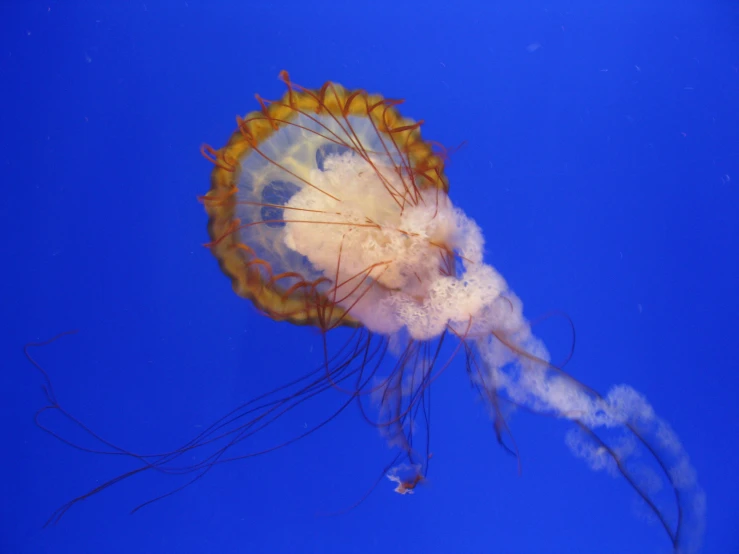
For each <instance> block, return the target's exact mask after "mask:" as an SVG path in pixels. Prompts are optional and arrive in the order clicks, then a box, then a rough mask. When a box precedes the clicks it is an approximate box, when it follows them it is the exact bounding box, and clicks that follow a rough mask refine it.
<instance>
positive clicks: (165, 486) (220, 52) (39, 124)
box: [0, 0, 739, 554]
mask: <svg viewBox="0 0 739 554" xmlns="http://www.w3.org/2000/svg"><path fill="white" fill-rule="evenodd" d="M113 4H114V3H111V2H104V3H103V2H38V1H27V2H20V1H16V2H10V1H8V2H3V3H2V6H0V28H1V32H0V83H1V84H0V98H1V99H2V110H0V128H2V135H1V138H0V140H1V141H2V145H1V148H0V167H1V168H2V173H1V175H2V183H3V190H4V194H3V202H2V208H0V209H1V210H2V219H1V221H2V224H3V269H2V274H3V281H2V282H3V287H2V302H1V303H0V307H1V309H2V321H3V333H2V336H1V338H0V341H2V343H1V344H2V352H3V356H4V361H3V364H2V366H3V369H2V372H0V395H2V401H1V402H0V414H2V420H3V426H2V428H3V433H2V434H3V439H2V443H3V446H4V448H3V455H2V458H0V460H1V461H0V468H1V469H2V475H3V479H2V485H0V499H1V500H0V521H2V523H0V551H2V552H3V553H5V552H7V553H66V552H69V553H75V554H82V553H87V552H89V553H118V552H132V551H135V552H193V553H206V552H208V553H209V552H214V553H230V552H265V553H267V552H270V553H273V552H274V553H277V552H321V553H328V552H337V553H348V552H376V551H378V550H381V551H383V552H388V553H389V552H450V553H451V552H455V553H456V552H470V553H472V552H504V553H509V552H510V553H541V554H544V553H572V552H575V553H579V552H582V553H592V552H603V553H616V552H630V553H642V552H644V553H651V552H669V551H670V547H669V541H668V540H667V537H666V535H665V533H664V532H663V531H662V529H661V528H660V527H659V525H657V524H656V523H655V521H654V520H653V519H654V518H651V517H649V516H648V514H647V511H646V510H645V508H644V506H643V505H642V504H641V503H640V501H639V500H638V498H637V497H636V495H635V494H634V492H633V491H632V490H631V489H630V488H629V487H628V485H627V484H626V483H625V482H624V480H623V479H619V478H613V477H610V476H608V475H606V474H603V473H594V472H592V471H590V470H589V469H588V468H587V467H586V464H585V463H583V462H582V461H581V460H578V459H576V458H575V457H573V456H572V455H571V454H570V452H569V451H568V449H567V447H566V446H565V444H564V441H563V437H564V435H565V432H566V431H567V429H568V424H567V423H566V422H564V421H559V420H552V419H549V418H539V417H536V416H533V415H530V414H523V413H519V414H514V415H513V416H512V417H511V419H510V424H511V426H512V428H513V432H514V434H515V437H516V440H517V443H518V447H519V449H520V451H521V457H522V473H521V475H520V476H519V475H518V473H517V471H516V464H515V460H513V459H512V458H511V457H510V456H508V455H507V454H506V453H505V452H504V451H503V450H502V449H501V448H500V447H499V446H498V444H497V443H496V441H495V436H494V433H493V431H492V429H491V425H490V420H489V418H488V415H487V413H486V411H485V408H484V406H483V405H482V403H481V402H480V400H479V398H478V397H477V396H476V395H475V393H474V391H473V390H471V389H470V386H469V382H468V380H467V377H466V375H465V373H464V368H463V364H462V363H461V362H460V363H459V364H458V366H457V367H455V366H454V365H453V366H452V367H450V369H449V370H448V371H447V372H446V373H445V374H444V375H443V376H442V378H441V379H440V380H439V381H437V382H436V383H435V384H434V412H433V424H432V438H431V440H432V451H433V454H434V457H433V460H432V463H431V467H430V472H429V476H428V481H427V482H426V483H425V486H423V487H419V488H418V490H417V491H416V494H414V495H412V496H411V495H408V496H399V495H396V494H394V493H393V492H392V487H391V486H390V484H389V483H386V482H381V483H380V485H379V486H378V488H377V489H376V490H375V492H374V493H373V494H372V495H371V496H370V497H369V498H367V500H365V501H364V502H363V503H362V504H361V505H360V506H359V507H357V508H355V509H353V510H349V511H348V512H347V513H343V514H341V515H329V514H333V513H334V512H339V511H342V510H344V509H346V508H347V507H349V506H352V505H353V504H354V503H355V502H356V501H357V500H358V499H360V498H361V497H362V496H363V494H364V493H365V492H366V491H367V489H368V488H370V487H371V485H372V483H373V482H374V481H375V479H376V478H377V476H378V474H379V472H381V470H382V468H383V466H384V464H385V463H386V462H387V460H388V458H389V457H390V456H391V454H392V452H391V450H390V449H389V448H388V446H387V445H386V444H385V442H384V441H383V439H382V438H381V437H380V436H379V434H378V433H377V432H376V430H374V429H371V428H370V427H369V426H367V425H366V423H365V422H364V421H363V420H362V418H361V416H360V414H359V413H358V411H357V410H353V409H349V410H347V411H346V412H345V413H344V414H342V415H341V416H340V417H339V418H337V419H336V420H334V421H333V422H332V423H331V424H330V425H329V426H327V427H325V428H324V429H321V430H320V431H319V432H317V433H315V434H313V435H312V436H310V437H308V438H307V439H305V440H303V441H301V442H299V443H297V444H294V445H291V446H290V447H289V448H285V449H283V450H280V451H277V452H275V453H273V454H271V455H268V456H263V457H259V458H255V459H251V460H245V461H242V462H236V463H232V464H227V465H224V466H221V467H218V468H215V469H214V470H213V471H211V472H210V473H209V474H208V475H207V476H206V477H205V478H204V479H202V480H201V481H199V482H198V483H196V484H195V485H193V486H191V487H189V488H187V489H186V490H184V491H182V492H180V493H178V494H176V495H174V496H172V497H170V498H167V499H164V500H162V501H161V502H157V503H155V504H153V505H151V506H148V507H146V508H145V509H143V510H141V511H140V512H138V513H136V514H135V515H133V516H131V515H129V511H130V510H131V509H132V508H134V507H135V506H137V505H138V504H140V503H141V502H145V501H146V500H148V499H150V498H152V497H155V496H157V495H159V494H162V493H165V492H167V491H168V490H170V489H171V488H172V487H173V486H177V485H178V484H181V481H178V480H176V479H175V480H171V479H169V478H167V477H166V476H161V475H151V476H142V477H141V478H133V479H131V480H129V481H126V482H124V483H122V484H120V485H119V486H116V487H113V488H111V489H110V490H107V491H104V492H103V493H101V494H99V495H97V496H95V497H94V498H92V499H90V500H88V501H85V502H82V503H81V504H79V505H78V506H75V507H74V508H73V509H72V510H70V511H69V513H68V514H67V515H66V516H65V517H64V518H63V519H62V521H61V522H60V523H59V524H58V525H55V526H52V527H50V528H46V529H42V525H43V523H44V521H46V519H47V517H48V516H49V515H50V514H51V513H52V512H53V510H54V509H56V508H57V507H59V506H60V505H61V504H63V503H64V502H66V501H67V500H69V499H71V498H73V497H75V496H77V495H80V494H83V493H85V492H87V491H88V490H89V489H91V488H93V487H95V486H97V485H98V484H100V483H101V482H103V481H104V480H106V479H109V478H111V477H114V476H115V475H117V474H118V473H121V472H123V471H126V470H130V469H133V468H135V467H136V464H135V463H133V462H131V461H130V460H128V461H127V460H125V459H120V458H113V457H110V456H100V455H93V454H89V453H83V452H79V451H76V450H74V449H72V448H70V447H69V446H66V445H64V444H61V443H59V442H57V441H55V440H54V439H53V438H52V437H50V436H48V435H46V434H44V433H43V432H41V431H40V430H39V429H37V428H36V427H35V426H34V421H33V417H34V413H35V412H36V410H38V409H39V408H41V407H42V406H44V404H45V398H44V395H43V392H42V389H41V385H42V379H41V376H40V374H39V373H37V372H35V371H34V369H33V368H32V367H31V366H30V365H29V364H28V363H27V362H26V360H25V358H24V356H23V345H24V344H25V343H27V342H29V341H34V340H42V339H45V338H48V337H51V336H53V335H55V334H56V333H59V332H61V331H65V330H68V329H79V333H78V334H77V335H75V336H72V337H67V338H64V339H63V340H60V341H59V342H57V343H55V344H53V345H51V346H49V347H47V348H44V349H39V350H36V351H35V352H34V354H35V356H36V357H37V359H38V361H39V362H40V363H42V364H43V365H44V367H45V368H46V369H47V371H48V372H49V374H50V376H51V378H52V380H53V382H54V386H55V391H56V394H57V397H58V400H59V401H60V402H61V403H62V404H63V405H64V407H65V408H66V409H68V410H69V411H70V412H72V413H73V414H74V415H75V416H76V417H78V418H79V419H80V420H82V421H84V422H85V423H87V424H89V425H90V426H91V427H93V428H94V429H95V430H96V431H98V432H99V433H100V434H101V435H104V436H105V437H106V438H109V439H110V440H111V441H113V442H115V443H116V444H120V445H122V446H124V447H125V448H127V449H129V450H135V451H144V452H156V451H162V450H169V449H172V448H176V447H177V446H179V445H180V444H182V443H183V442H185V441H186V440H188V439H189V438H190V437H191V436H192V435H193V434H194V433H196V432H197V431H198V429H201V428H202V426H203V425H207V424H208V423H210V422H211V421H213V420H214V419H215V418H217V417H219V416H220V415H222V414H223V413H224V412H226V411H228V410H229V409H230V408H232V407H234V406H236V405H238V404H239V403H241V402H243V401H244V400H246V399H248V398H250V397H252V396H254V395H256V394H258V393H259V392H261V391H263V390H267V389H268V388H271V387H272V386H276V385H279V384H280V383H282V382H284V381H286V380H289V379H291V378H293V377H295V376H296V375H298V374H302V373H303V372H304V371H306V370H307V369H308V368H310V367H314V366H315V365H317V364H319V363H320V359H321V358H320V351H321V348H322V347H321V336H320V333H318V332H317V331H315V330H312V329H308V328H299V327H292V326H290V325H289V324H285V323H282V324H278V323H273V322H271V321H269V320H267V319H266V318H264V317H262V316H260V315H258V314H257V313H256V312H255V311H254V309H253V308H252V307H251V306H250V305H249V304H248V302H246V301H244V300H242V299H241V298H239V297H237V296H236V295H235V294H234V293H233V292H232V290H231V287H230V285H229V282H228V280H227V279H226V278H225V277H224V276H223V275H222V274H221V272H220V271H219V269H218V266H217V263H216V262H215V260H214V259H213V257H212V256H211V254H210V253H209V251H208V250H207V249H206V248H203V246H202V244H203V243H205V242H206V241H207V240H208V238H207V233H206V229H205V223H206V216H205V214H204V211H203V207H202V205H201V204H199V203H198V202H197V196H198V195H200V194H203V193H205V192H206V191H207V190H208V186H209V174H210V171H211V165H210V164H209V163H208V162H207V161H205V160H204V159H203V158H202V157H201V156H200V155H199V153H198V149H199V147H200V145H201V143H203V142H208V143H210V144H213V145H215V146H220V145H221V144H223V143H224V142H225V140H226V139H227V138H228V136H229V135H230V133H231V132H232V131H233V130H234V128H235V115H236V114H244V113H246V112H248V111H251V110H253V109H257V108H258V104H257V102H256V101H255V100H254V94H255V93H257V92H258V93H259V94H260V95H262V96H263V97H266V98H277V97H279V96H280V95H281V94H282V93H283V90H284V85H283V84H282V83H281V82H280V81H278V80H277V74H278V72H279V71H280V70H281V69H287V70H289V71H290V75H291V77H292V78H293V79H294V80H295V81H296V82H298V83H301V84H303V85H305V86H308V87H319V86H320V85H321V84H322V83H323V82H325V81H326V80H333V81H336V82H339V83H342V84H344V85H346V86H347V87H351V88H365V89H368V90H369V91H373V92H379V93H382V94H384V95H385V96H387V97H391V98H404V99H405V100H406V104H405V105H404V106H403V113H404V114H406V115H407V116H409V117H412V118H415V119H424V120H425V122H426V123H425V124H424V126H423V134H424V137H427V138H429V139H433V140H436V141H439V142H441V143H443V144H445V145H447V146H450V147H454V146H456V145H458V144H460V143H462V142H463V141H466V142H465V144H464V146H463V148H461V149H460V150H458V151H454V152H453V154H452V156H451V161H450V164H449V166H448V168H447V174H448V176H449V180H450V194H451V196H452V198H453V200H454V202H455V203H456V204H457V205H459V206H460V207H462V208H463V209H464V210H465V211H466V212H467V213H468V214H469V215H470V216H471V217H473V218H475V219H476V220H477V222H478V223H479V224H480V225H481V227H482V228H483V230H484V232H485V235H486V239H487V254H486V261H487V262H488V263H490V264H492V265H494V266H495V267H496V268H497V269H498V270H499V271H500V272H501V273H502V274H503V275H504V276H505V277H506V278H507V279H508V281H509V283H510V285H511V287H512V288H513V290H514V291H516V293H517V294H518V295H519V296H520V297H521V298H522V299H523V301H524V303H525V312H526V314H527V315H528V317H529V318H531V319H534V318H536V317H537V316H539V315H542V314H546V313H547V312H549V311H550V310H562V311H564V312H566V313H567V314H568V315H569V316H570V317H571V318H572V320H573V321H574V323H575V326H576V329H577V348H576V353H575V357H574V359H573V360H572V361H571V362H570V364H569V365H568V366H567V368H568V370H569V371H570V372H571V373H573V374H574V375H576V376H577V377H578V378H579V379H581V380H582V381H584V382H586V383H587V384H589V385H590V386H593V387H595V388H596V389H598V390H602V391H605V390H607V389H608V388H609V387H610V386H611V385H614V384H619V383H627V384H629V385H631V386H633V387H634V388H636V389H637V390H639V391H641V392H642V393H644V394H645V395H646V397H647V398H648V399H649V401H650V402H651V403H652V405H653V406H654V408H655V410H656V411H657V412H658V414H659V415H660V416H661V417H663V418H664V419H665V420H667V421H668V422H670V424H671V425H672V426H673V428H674V430H675V431H676V432H677V434H678V435H679V436H680V438H681V440H682V444H683V446H684V447H685V449H686V450H687V451H688V453H689V454H690V456H691V460H692V462H693V465H694V466H695V468H696V471H697V475H698V479H699V481H700V483H701V486H702V487H703V489H704V490H705V492H706V498H707V515H706V520H705V524H706V533H705V537H704V548H703V550H702V551H704V552H710V553H732V552H739V531H738V530H737V529H739V526H738V525H737V522H738V521H739V478H737V459H738V458H739V443H737V441H736V439H735V437H736V436H738V435H739V404H738V403H737V400H736V399H737V394H738V393H739V371H738V370H739V363H737V357H736V340H737V338H736V337H737V331H739V325H737V312H738V311H739V293H738V292H737V291H738V290H739V256H737V251H738V249H739V110H738V109H737V98H739V11H738V10H737V8H736V7H735V6H734V5H732V4H731V3H729V2H723V3H719V2H714V1H711V0H703V1H698V0H695V1H691V2H688V1H678V2H674V1H673V2H665V1H660V2H657V1H656V0H655V1H646V2H645V1H634V0H626V1H625V2H618V3H609V2H583V1H571V2H564V1H560V2H557V1H556V0H553V1H552V2H546V3H544V2H506V3H503V2H494V3H492V4H493V6H494V7H490V6H489V4H491V3H489V2H478V3H472V2H453V3H443V4H442V3H438V2H412V3H411V2H408V3H403V2H393V3H391V2H387V3H385V2H369V3H367V2H358V3H352V4H349V3H329V2H320V1H319V2H312V3H292V2H291V1H288V2H280V3H277V2H275V3H270V2H259V3H256V2H228V3H227V2H220V3H212V4H209V3H203V2H199V1H195V0H191V1H188V2H184V1H178V2H154V1H148V2H134V3H119V4H120V5H117V6H115V5H113ZM250 4H254V5H250ZM535 331H537V332H539V329H535ZM540 333H541V336H542V337H543V338H544V339H545V340H546V341H547V343H548V345H549V347H550V349H551V351H552V353H553V355H554V357H555V358H556V357H557V356H560V357H561V356H562V355H564V354H565V353H566V351H567V349H568V347H569V335H568V333H567V328H566V324H563V323H562V322H561V321H560V322H559V323H557V322H556V321H551V322H547V323H546V324H545V325H542V326H541V329H540ZM340 401H341V395H340V393H338V392H336V393H333V392H328V393H327V394H326V395H325V399H322V400H321V401H320V402H319V403H317V404H314V405H312V406H311V407H308V408H307V409H305V410H303V411H301V412H299V413H297V414H294V415H289V416H286V417H285V418H283V419H282V420H281V422H280V423H279V425H278V427H276V428H275V429H274V430H273V431H272V432H274V433H275V436H274V437H275V439H276V440H279V439H280V438H283V439H284V437H286V436H290V435H291V434H294V433H295V432H299V431H300V429H303V428H304V427H305V426H310V425H312V424H315V423H317V422H318V421H319V419H318V418H319V417H320V415H321V414H324V413H325V410H326V406H335V405H337V403H339V402H340ZM44 417H45V419H44V421H45V422H47V423H48V424H49V425H50V426H54V427H55V429H57V430H58V431H59V432H60V433H61V434H63V435H64V436H67V437H70V438H74V439H75V440H78V441H81V442H83V443H84V444H86V445H88V446H90V447H93V446H96V444H95V443H94V441H92V440H90V438H89V437H85V436H84V435H83V434H82V433H81V432H79V430H75V429H74V428H73V427H72V426H70V425H68V424H65V423H64V422H63V421H62V420H61V419H60V418H59V417H58V416H55V415H54V414H45V415H44ZM270 439H271V437H269V436H265V437H264V440H265V441H266V442H269V440H270ZM98 446H99V445H98Z"/></svg>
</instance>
